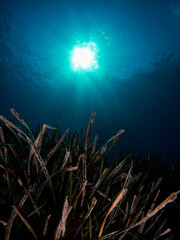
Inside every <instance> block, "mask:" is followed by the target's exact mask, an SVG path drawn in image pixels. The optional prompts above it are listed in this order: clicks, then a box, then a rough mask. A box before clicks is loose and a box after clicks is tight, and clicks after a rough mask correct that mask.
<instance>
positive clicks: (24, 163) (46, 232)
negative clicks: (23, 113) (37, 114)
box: [0, 109, 180, 240]
mask: <svg viewBox="0 0 180 240" xmlns="http://www.w3.org/2000/svg"><path fill="white" fill-rule="evenodd" d="M11 112H12V114H13V115H14V117H15V119H16V121H10V120H9V119H6V118H5V117H4V116H0V119H1V125H0V139H1V142H0V236H1V237H0V238H1V239H5V240H9V239H20V240H21V239H22V240H23V239H26V240H28V239H55V240H57V239H75V240H86V239H89V240H96V239H99V240H103V239H119V240H120V239H123V240H129V239H132V240H136V239H137V240H138V239H151V240H152V239H153V240H156V239H169V240H170V239H176V235H175V234H176V233H175V228H176V221H177V220H175V214H178V211H179V198H178V193H179V192H180V190H179V189H178V187H179V186H178V184H177V183H176V181H175V180H174V178H175V174H176V173H175V172H174V171H175V170H174V169H173V170H172V169H171V170H170V167H169V166H168V164H167V165H166V166H165V164H163V163H162V162H161V160H160V159H158V160H157V159H153V157H151V156H150V154H148V155H147V156H146V157H144V158H143V160H142V161H139V162H138V163H137V165H136V161H135V160H134V156H133V154H132V153H130V152H123V151H120V153H119V155H117V157H115V158H114V159H113V160H111V161H110V162H109V156H110V154H111V152H112V151H113V147H114V146H115V144H116V142H117V141H118V139H119V137H121V134H125V133H123V132H124V130H123V129H121V130H119V131H118V132H117V133H116V134H115V135H114V136H113V137H112V138H110V139H109V140H107V141H101V140H99V138H98V136H95V137H94V140H91V138H90V133H91V128H92V126H93V121H94V118H95V113H92V115H91V118H90V121H89V125H88V128H87V133H86V137H85V138H83V137H82V136H81V134H79V133H78V132H76V131H75V132H69V129H67V130H66V131H65V133H63V134H61V132H60V130H59V129H57V128H54V127H50V126H48V125H43V126H41V127H39V129H38V130H37V131H34V130H31V128H30V126H29V125H28V124H27V121H25V120H24V119H21V118H20V116H19V114H18V113H17V112H15V110H14V109H11ZM171 212H173V214H174V215H173V214H171ZM173 216H174V217H173Z"/></svg>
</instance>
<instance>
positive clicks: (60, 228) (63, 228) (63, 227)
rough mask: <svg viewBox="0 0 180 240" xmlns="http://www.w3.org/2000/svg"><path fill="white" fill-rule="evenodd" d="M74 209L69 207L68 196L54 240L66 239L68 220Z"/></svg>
mask: <svg viewBox="0 0 180 240" xmlns="http://www.w3.org/2000/svg"><path fill="white" fill-rule="evenodd" d="M71 209H72V206H69V203H68V196H67V197H66V199H65V202H64V206H63V211H62V217H61V220H60V222H59V224H58V226H57V229H56V232H55V238H54V240H58V239H60V237H61V236H62V237H64V235H65V232H66V220H67V217H68V215H69V213H70V211H71Z"/></svg>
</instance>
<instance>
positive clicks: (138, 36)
mask: <svg viewBox="0 0 180 240" xmlns="http://www.w3.org/2000/svg"><path fill="white" fill-rule="evenodd" d="M77 41H80V42H89V41H93V42H95V43H96V44H97V46H98V48H99V52H98V55H99V58H98V64H99V69H98V70H96V71H89V72H74V71H72V68H71V63H70V52H71V50H72V49H73V47H74V45H75V44H76V43H77ZM11 107H13V108H14V109H15V110H16V111H17V112H18V113H19V114H21V116H22V117H23V116H25V117H26V118H27V119H28V120H29V121H30V122H31V123H32V126H33V127H34V128H35V127H36V126H37V124H38V123H46V124H49V125H53V126H54V124H55V123H59V126H60V129H61V130H62V132H64V131H65V130H66V128H70V131H74V130H80V129H81V128H83V129H84V132H85V131H86V128H87V125H88V122H89V118H90V115H91V113H92V112H93V111H94V112H96V117H95V122H94V126H93V134H98V135H99V137H100V139H108V138H110V137H111V136H112V135H114V134H115V133H116V132H117V131H118V130H119V129H121V128H123V129H125V132H124V133H123V135H122V136H121V138H120V141H119V146H123V147H124V148H132V149H133V150H134V151H135V152H136V153H137V154H139V153H141V152H143V151H152V152H154V153H157V154H162V155H163V156H164V157H165V158H168V157H173V158H174V160H176V161H177V162H178V161H179V162H180V159H179V149H180V125H179V123H180V1H172V0H163V1H162V0H156V1H151V0H149V1H148V0H146V1H144V0H122V1H121V0H96V1H95V0H93V1H92V0H91V1H87V0H83V1H80V0H77V1H75V0H74V1H73V0H71V1H70V0H64V1H62V0H51V1H50V0H39V1H37V0H26V1H25V0H1V1H0V114H2V115H4V116H6V117H11V114H10V111H9V109H10V108H11Z"/></svg>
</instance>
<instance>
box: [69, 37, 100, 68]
mask: <svg viewBox="0 0 180 240" xmlns="http://www.w3.org/2000/svg"><path fill="white" fill-rule="evenodd" d="M97 53H98V48H97V46H96V44H95V43H93V42H89V43H85V42H84V43H83V44H80V43H79V42H78V45H76V46H75V47H74V49H73V51H72V58H71V61H72V68H73V69H74V70H84V71H93V70H97V69H98V68H99V66H98V61H97V58H98V56H97Z"/></svg>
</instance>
